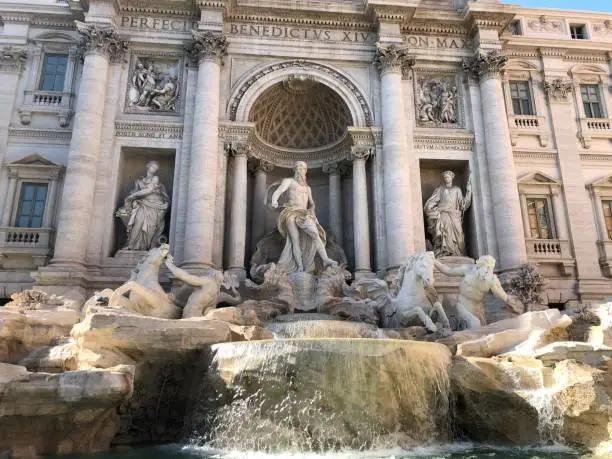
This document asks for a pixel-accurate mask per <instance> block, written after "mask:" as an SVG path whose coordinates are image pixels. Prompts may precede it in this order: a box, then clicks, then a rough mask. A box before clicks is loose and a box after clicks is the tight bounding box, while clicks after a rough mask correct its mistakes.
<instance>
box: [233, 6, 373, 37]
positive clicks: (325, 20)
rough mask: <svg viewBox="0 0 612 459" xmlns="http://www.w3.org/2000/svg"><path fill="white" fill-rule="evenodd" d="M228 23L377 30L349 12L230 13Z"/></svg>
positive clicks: (361, 30)
mask: <svg viewBox="0 0 612 459" xmlns="http://www.w3.org/2000/svg"><path fill="white" fill-rule="evenodd" d="M226 21H227V23H232V22H242V23H244V22H246V23H255V24H283V25H285V24H286V25H292V26H306V27H324V28H328V29H350V30H353V31H354V30H357V31H360V32H375V31H376V27H375V26H374V24H372V23H371V22H367V21H364V20H363V16H362V15H355V14H347V15H342V17H340V18H330V17H329V15H322V14H319V13H311V12H307V11H305V12H301V13H300V14H299V15H295V13H286V12H282V11H275V12H274V14H261V13H233V14H230V15H228V17H227V19H226Z"/></svg>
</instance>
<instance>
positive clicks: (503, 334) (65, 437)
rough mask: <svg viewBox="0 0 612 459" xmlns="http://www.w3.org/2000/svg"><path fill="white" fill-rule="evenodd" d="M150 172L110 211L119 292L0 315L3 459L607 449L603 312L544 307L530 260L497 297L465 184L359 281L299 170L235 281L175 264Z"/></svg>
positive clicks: (445, 195)
mask: <svg viewBox="0 0 612 459" xmlns="http://www.w3.org/2000/svg"><path fill="white" fill-rule="evenodd" d="M134 100H135V101H136V100H137V99H136V97H134ZM158 169H159V164H157V163H155V162H150V163H148V164H147V165H146V175H145V176H143V177H142V178H140V179H138V180H137V181H136V183H135V185H134V189H133V190H132V191H131V192H130V193H129V194H128V195H127V197H126V198H125V202H124V203H123V205H122V206H121V207H120V208H119V209H118V210H117V212H116V215H117V217H118V218H120V219H121V221H123V222H124V224H125V231H126V235H127V237H126V244H125V247H124V248H123V249H121V250H124V251H131V252H132V253H134V254H139V256H140V257H141V258H140V261H139V262H138V264H137V265H136V267H135V268H134V270H133V271H132V275H131V277H130V278H129V279H126V282H125V283H124V284H123V285H121V286H119V287H118V288H117V289H114V290H113V289H105V290H102V291H99V292H96V293H95V295H93V296H92V297H91V298H89V299H88V300H87V301H86V302H85V304H84V305H82V306H81V305H80V304H75V303H74V302H71V301H69V300H67V299H65V298H62V297H59V296H54V295H48V294H45V293H42V292H39V291H35V290H27V291H24V292H22V293H18V294H15V295H13V301H12V302H11V303H9V304H8V305H7V306H6V307H5V308H3V309H2V311H1V312H0V320H1V321H2V322H1V323H2V328H1V329H0V330H1V335H0V360H1V361H2V362H4V363H1V364H0V369H1V371H0V401H1V402H0V403H1V404H0V451H1V452H2V457H16V458H18V457H35V456H38V455H66V454H72V455H73V456H72V457H84V455H86V454H94V453H100V454H102V455H101V456H98V455H93V456H92V457H117V458H130V457H131V458H139V457H143V458H144V457H147V458H151V457H160V458H161V457H164V458H165V457H216V458H224V457H234V458H247V457H253V458H264V457H296V458H306V457H313V458H315V457H334V458H353V457H360V458H361V457H363V458H375V457H376V458H380V457H394V458H401V457H472V458H477V457H525V458H526V457H555V458H562V457H568V458H569V457H578V455H579V454H582V453H585V454H586V453H588V452H592V453H593V454H604V453H605V452H606V451H608V450H609V448H610V445H612V437H611V436H612V368H611V367H610V357H611V356H612V347H610V345H612V303H605V302H603V303H600V304H591V305H589V306H588V307H587V306H581V307H579V308H574V310H571V311H563V312H561V311H559V310H558V309H548V308H546V307H542V306H541V305H539V304H538V301H537V297H538V292H539V291H540V290H541V289H542V288H543V285H542V281H543V279H542V276H540V275H539V274H538V272H537V270H535V269H534V268H533V267H532V266H528V265H527V266H523V267H521V268H520V269H519V270H518V271H516V272H514V273H513V277H512V276H511V278H509V279H508V278H507V279H505V280H504V282H503V283H502V282H501V281H500V279H499V278H498V276H497V275H496V274H495V271H494V270H495V259H494V258H493V257H491V256H486V255H485V256H482V257H480V258H479V259H477V260H475V261H474V260H472V259H470V258H467V257H465V241H464V233H463V225H462V218H463V213H464V211H465V210H466V209H467V208H468V207H469V206H470V205H471V199H472V196H471V186H470V183H469V181H468V183H467V184H466V186H465V193H464V192H463V191H462V189H461V187H459V186H457V185H454V184H453V178H454V174H453V173H452V172H450V171H447V172H443V173H442V177H441V185H440V186H439V187H438V188H436V189H435V191H434V192H433V194H432V196H431V197H430V198H429V199H428V200H427V202H426V205H425V206H424V211H425V212H424V213H425V218H426V220H427V228H428V232H429V234H430V236H431V240H430V241H431V247H430V248H431V250H430V251H426V252H422V253H418V254H415V255H413V256H411V257H410V258H409V260H408V262H406V263H405V264H403V265H402V266H400V267H399V268H398V269H396V270H395V271H394V272H392V273H390V274H389V275H388V276H387V277H386V278H384V279H381V278H377V277H374V276H373V275H372V276H353V275H352V273H350V272H348V271H347V270H346V266H347V264H346V256H345V254H344V252H343V250H342V247H341V246H340V245H339V244H337V243H336V242H335V241H334V240H333V238H332V237H330V235H329V234H327V233H326V231H325V229H324V228H323V227H322V226H321V224H320V223H319V221H318V219H317V213H316V210H315V202H314V199H313V194H312V191H311V188H310V187H309V186H308V182H307V165H306V164H305V163H304V162H297V163H296V164H295V167H294V174H293V176H291V177H287V178H284V179H282V180H280V181H278V182H275V183H273V184H272V185H270V186H269V187H268V190H267V192H266V197H265V202H261V203H260V204H261V206H267V207H268V208H269V209H271V210H273V211H275V212H277V228H276V229H275V230H273V231H272V232H270V233H268V234H266V235H265V236H264V237H263V238H262V239H261V240H260V241H259V243H258V244H257V250H256V251H255V253H254V255H253V257H252V260H251V269H250V273H249V277H250V278H249V279H238V278H237V277H236V276H235V275H234V274H233V273H231V272H229V271H227V272H221V271H218V270H215V269H212V268H211V269H209V270H208V272H198V273H197V274H195V273H190V272H188V270H186V269H183V268H181V267H179V266H176V264H175V262H174V259H173V257H172V256H171V252H172V247H170V246H169V245H168V244H167V243H166V242H165V241H164V240H163V238H160V235H161V234H162V232H163V225H164V215H165V212H166V210H167V208H168V195H167V193H166V190H165V188H164V185H163V183H162V182H161V181H160V179H159V178H158V176H157V171H158ZM162 271H163V272H165V273H166V274H165V275H166V276H168V275H169V276H170V277H171V279H172V282H171V283H170V284H169V283H167V282H165V283H163V284H164V285H162V283H160V276H161V273H162ZM355 277H357V278H355ZM440 282H446V283H451V284H452V285H453V286H454V287H453V288H454V293H453V294H450V295H449V294H444V295H442V294H439V293H438V292H437V291H436V283H440ZM508 291H509V292H510V293H508ZM491 311H495V314H496V315H495V317H494V319H495V320H494V321H493V322H491V323H490V316H491V314H490V312H491ZM155 445H156V446H155ZM164 445H165V446H164Z"/></svg>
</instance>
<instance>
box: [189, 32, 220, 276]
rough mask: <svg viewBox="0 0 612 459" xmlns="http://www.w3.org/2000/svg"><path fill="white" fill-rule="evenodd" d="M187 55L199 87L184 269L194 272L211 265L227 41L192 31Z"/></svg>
mask: <svg viewBox="0 0 612 459" xmlns="http://www.w3.org/2000/svg"><path fill="white" fill-rule="evenodd" d="M188 52H189V54H190V56H191V57H192V59H193V61H194V62H197V64H198V83H197V88H196V100H195V107H194V111H193V126H194V129H193V134H192V138H191V153H190V164H189V177H188V180H189V184H188V189H187V221H186V229H185V249H184V256H185V261H184V263H183V265H184V266H185V265H187V266H190V267H193V268H196V269H197V268H205V267H207V266H212V265H213V241H214V233H215V232H214V226H215V200H216V197H217V196H216V187H217V182H216V180H217V169H218V168H217V162H218V160H219V159H218V156H219V151H218V148H219V146H218V144H219V79H220V73H221V63H222V59H223V57H224V56H225V55H226V54H227V39H226V37H225V35H223V34H221V33H215V32H210V31H204V32H201V31H193V43H192V45H191V46H190V47H189V48H188Z"/></svg>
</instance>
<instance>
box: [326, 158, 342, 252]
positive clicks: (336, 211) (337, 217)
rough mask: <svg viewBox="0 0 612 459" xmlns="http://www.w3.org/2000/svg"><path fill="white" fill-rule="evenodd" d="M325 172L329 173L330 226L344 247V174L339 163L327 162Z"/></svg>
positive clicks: (337, 240)
mask: <svg viewBox="0 0 612 459" xmlns="http://www.w3.org/2000/svg"><path fill="white" fill-rule="evenodd" d="M322 169H323V172H324V173H325V174H329V227H330V228H331V230H332V233H333V234H334V238H335V240H336V243H337V244H338V245H339V246H341V247H342V239H343V234H342V233H343V228H342V174H341V170H340V165H339V164H338V163H333V164H326V165H324V166H323V168H322Z"/></svg>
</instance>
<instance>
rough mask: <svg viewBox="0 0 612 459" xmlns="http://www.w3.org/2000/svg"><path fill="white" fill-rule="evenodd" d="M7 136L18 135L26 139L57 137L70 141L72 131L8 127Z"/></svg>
mask: <svg viewBox="0 0 612 459" xmlns="http://www.w3.org/2000/svg"><path fill="white" fill-rule="evenodd" d="M9 137H19V138H28V139H59V140H66V141H70V138H71V137H72V131H67V130H66V131H63V130H62V131H60V130H55V129H30V128H10V129H9Z"/></svg>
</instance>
